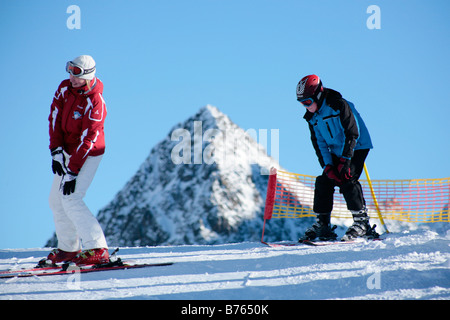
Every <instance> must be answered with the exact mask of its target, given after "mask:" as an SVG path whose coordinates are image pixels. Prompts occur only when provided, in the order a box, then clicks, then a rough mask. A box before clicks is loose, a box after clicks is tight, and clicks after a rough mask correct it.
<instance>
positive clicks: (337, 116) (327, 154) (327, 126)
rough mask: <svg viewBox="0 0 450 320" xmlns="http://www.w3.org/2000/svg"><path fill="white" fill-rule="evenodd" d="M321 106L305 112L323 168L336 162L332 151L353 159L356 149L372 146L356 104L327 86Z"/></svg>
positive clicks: (342, 156)
mask: <svg viewBox="0 0 450 320" xmlns="http://www.w3.org/2000/svg"><path fill="white" fill-rule="evenodd" d="M319 105H320V107H319V109H318V110H317V111H316V112H314V113H311V112H309V111H306V113H305V115H304V117H303V118H304V119H305V120H306V121H307V122H308V124H309V130H310V132H311V142H312V144H313V146H314V149H315V151H316V154H317V157H318V159H319V163H320V165H321V166H322V168H325V166H327V165H329V164H330V165H333V160H332V156H331V154H334V155H336V156H337V157H338V158H346V159H351V158H352V157H353V151H354V150H360V149H372V148H373V145H372V140H371V138H370V134H369V131H368V130H367V127H366V125H365V123H364V121H363V119H362V118H361V116H360V114H359V112H358V111H357V110H356V108H355V106H354V105H353V103H351V102H350V101H347V100H345V99H344V98H342V95H341V94H340V93H339V92H337V91H335V90H332V89H328V88H325V90H324V98H323V99H322V103H321V101H319Z"/></svg>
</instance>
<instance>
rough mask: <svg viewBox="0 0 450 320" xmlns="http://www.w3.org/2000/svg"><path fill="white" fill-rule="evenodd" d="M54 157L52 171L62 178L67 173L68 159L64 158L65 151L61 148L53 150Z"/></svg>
mask: <svg viewBox="0 0 450 320" xmlns="http://www.w3.org/2000/svg"><path fill="white" fill-rule="evenodd" d="M51 155H52V171H53V173H54V174H58V176H62V175H64V174H65V173H66V172H67V168H66V164H65V162H66V157H65V156H64V153H63V149H62V148H61V147H58V148H54V149H52V150H51Z"/></svg>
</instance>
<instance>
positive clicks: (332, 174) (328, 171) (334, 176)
mask: <svg viewBox="0 0 450 320" xmlns="http://www.w3.org/2000/svg"><path fill="white" fill-rule="evenodd" d="M323 173H324V174H325V175H326V176H327V177H328V179H331V180H334V182H335V183H336V184H337V185H340V184H341V183H342V180H341V178H340V177H339V175H338V173H337V171H336V168H335V167H333V166H332V165H331V164H328V165H327V166H326V167H325V169H324V170H323Z"/></svg>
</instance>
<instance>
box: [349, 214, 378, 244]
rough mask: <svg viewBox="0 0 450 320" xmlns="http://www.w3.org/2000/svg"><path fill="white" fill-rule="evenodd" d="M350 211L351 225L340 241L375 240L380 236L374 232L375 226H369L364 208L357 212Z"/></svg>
mask: <svg viewBox="0 0 450 320" xmlns="http://www.w3.org/2000/svg"><path fill="white" fill-rule="evenodd" d="M350 211H351V213H352V215H353V224H352V225H351V226H350V227H349V228H348V229H347V231H346V232H345V234H344V236H343V237H342V239H341V241H351V240H354V239H356V238H366V239H376V238H378V237H379V236H380V235H379V234H378V233H377V232H376V231H375V227H376V226H377V225H376V224H374V225H373V226H372V227H371V226H370V223H369V216H368V215H367V209H366V208H365V207H364V208H363V209H361V210H359V211H353V210H350Z"/></svg>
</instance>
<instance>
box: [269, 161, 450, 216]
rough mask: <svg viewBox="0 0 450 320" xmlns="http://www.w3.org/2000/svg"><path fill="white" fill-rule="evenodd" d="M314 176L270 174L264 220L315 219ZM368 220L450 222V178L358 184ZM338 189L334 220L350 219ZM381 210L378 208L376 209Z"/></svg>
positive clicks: (377, 181) (333, 213)
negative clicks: (361, 190) (369, 217)
mask: <svg viewBox="0 0 450 320" xmlns="http://www.w3.org/2000/svg"><path fill="white" fill-rule="evenodd" d="M315 179H316V177H315V176H309V175H303V174H297V173H291V172H285V171H280V170H278V171H277V170H276V169H272V170H271V175H270V176H269V183H268V188H267V198H266V207H265V212H264V219H265V220H268V219H271V218H301V217H314V216H315V214H314V212H313V210H312V208H313V198H314V183H315ZM359 181H360V183H361V186H362V188H363V193H364V197H365V200H366V206H367V209H368V213H369V216H371V217H373V218H378V217H379V214H378V210H379V212H380V214H381V216H382V217H383V219H391V220H397V221H404V222H414V223H429V222H450V218H449V203H450V177H449V178H443V179H411V180H370V181H371V183H372V188H373V195H372V193H371V189H370V186H369V183H368V180H362V179H361V180H359ZM338 190H339V188H336V192H335V194H334V204H333V212H332V215H331V216H332V217H334V218H351V213H350V211H349V210H348V209H347V206H346V203H345V200H344V198H343V196H342V194H340V193H339V191H338ZM377 207H378V208H377Z"/></svg>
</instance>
